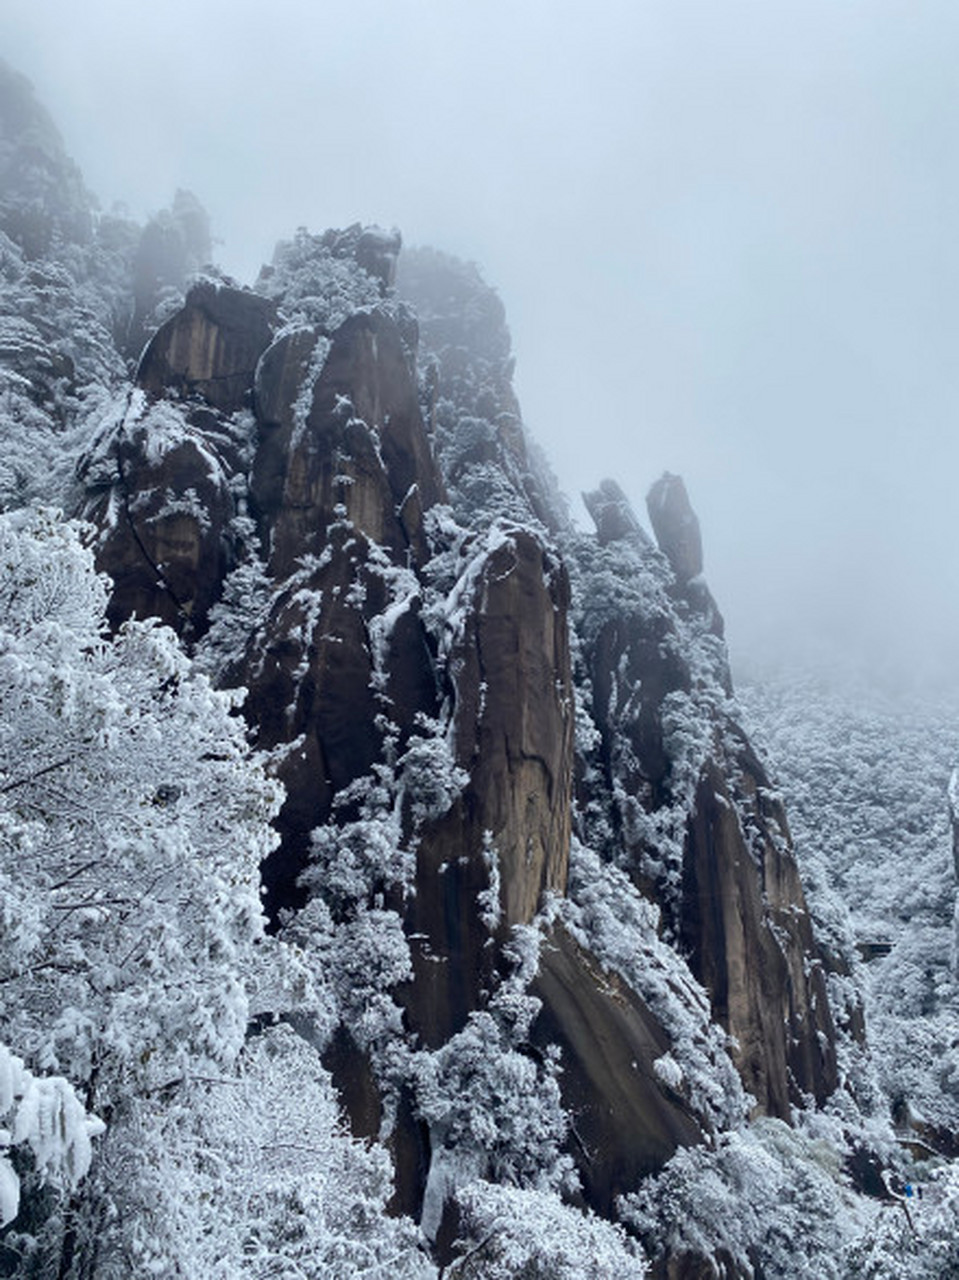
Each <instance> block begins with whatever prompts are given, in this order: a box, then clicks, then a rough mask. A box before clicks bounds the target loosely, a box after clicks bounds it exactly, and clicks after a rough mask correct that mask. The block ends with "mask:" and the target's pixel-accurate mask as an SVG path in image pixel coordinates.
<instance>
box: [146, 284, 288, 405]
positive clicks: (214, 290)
mask: <svg viewBox="0 0 959 1280" xmlns="http://www.w3.org/2000/svg"><path fill="white" fill-rule="evenodd" d="M274 322H275V308H274V306H273V304H272V303H270V302H268V301H267V300H266V299H265V298H261V297H259V296H258V295H257V294H255V293H250V292H249V291H248V290H243V289H232V288H229V287H228V286H225V285H217V284H213V283H206V282H205V283H202V284H198V285H195V286H194V287H193V288H192V289H191V290H190V292H189V294H188V295H187V300H186V305H185V306H184V307H183V309H182V310H180V311H178V312H177V313H176V315H174V316H171V318H170V319H169V320H168V321H167V322H166V323H165V324H164V325H161V327H160V328H159V329H158V330H157V332H156V333H155V334H154V336H153V337H152V338H151V340H150V341H149V343H148V344H147V347H146V350H145V351H144V352H143V355H142V357H141V359H140V365H139V368H138V370H137V381H138V383H139V385H140V386H141V387H143V388H144V390H146V391H148V392H150V393H151V394H153V395H170V394H171V393H172V394H179V395H182V396H198V397H200V398H201V399H202V400H204V401H206V403H207V404H209V405H211V406H212V407H213V408H215V409H219V410H220V411H221V412H223V413H233V412H235V411H236V410H237V409H241V408H243V407H245V406H247V405H248V403H249V398H250V393H251V391H252V389H253V372H254V370H255V368H256V362H257V360H258V359H259V358H260V356H261V354H262V353H263V352H264V351H265V350H266V348H267V346H268V345H269V343H270V338H271V336H272V326H273V324H274Z"/></svg>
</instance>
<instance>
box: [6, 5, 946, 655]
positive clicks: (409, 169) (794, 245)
mask: <svg viewBox="0 0 959 1280" xmlns="http://www.w3.org/2000/svg"><path fill="white" fill-rule="evenodd" d="M0 35H2V41H3V43H2V48H0V52H2V56H4V57H5V58H6V59H7V60H8V61H9V62H11V63H12V64H13V65H14V66H15V67H17V68H18V69H19V70H21V71H22V72H24V73H25V74H26V75H27V76H29V78H30V79H31V80H32V81H33V83H34V85H35V87H36V90H37V93H38V96H39V97H40V98H41V100H42V101H43V102H44V103H45V104H46V105H47V106H48V108H49V109H50V110H51V112H52V113H53V115H54V118H55V120H56V121H57V123H58V125H59V127H60V129H61V132H62V133H63V135H64V138H65V140H66V142H67V146H68V148H69V150H70V151H71V153H72V154H73V156H74V157H75V159H76V160H77V161H78V163H79V164H80V166H81V168H82V170H83V172H84V174H85V176H86V179H87V183H88V185H89V186H90V188H91V189H92V190H93V191H94V192H95V193H96V194H97V195H98V196H99V197H100V199H101V202H102V203H103V204H104V205H105V206H109V205H110V204H111V203H112V202H113V201H115V200H119V201H123V202H125V203H126V204H127V205H128V206H129V208H130V211H131V213H133V214H134V215H135V216H138V217H143V216H145V215H146V214H148V213H150V212H153V211H156V210H157V209H159V208H161V207H163V206H165V205H167V204H168V203H169V201H170V199H171V197H172V194H173V191H174V189H175V188H176V187H177V186H185V187H189V188H191V189H192V190H193V191H195V193H196V194H197V195H198V196H199V198H200V200H201V201H202V202H203V204H204V205H205V206H206V208H207V209H208V210H209V213H210V215H211V220H212V223H213V229H214V233H215V234H216V235H217V236H219V237H220V239H221V241H222V243H221V245H220V247H219V260H220V262H221V264H222V265H223V266H224V267H226V269H227V270H229V271H232V272H233V273H234V274H236V275H238V276H239V277H240V278H241V279H243V280H245V281H251V280H252V278H253V277H254V275H255V272H256V269H257V267H258V265H259V263H260V262H261V261H262V260H264V259H267V258H268V257H269V256H270V253H271V251H272V247H273V244H274V242H275V241H276V239H278V238H279V237H281V236H285V235H288V234H289V233H290V232H292V230H293V229H294V228H295V227H296V226H298V225H306V226H308V227H310V228H311V229H312V230H317V231H318V230H322V229H323V228H325V227H327V226H340V225H346V224H347V223H349V222H353V221H356V220H362V221H374V222H379V223H382V224H384V225H387V226H390V225H397V226H399V227H400V228H401V230H402V231H403V234H404V238H405V240H406V242H407V243H430V244H434V245H435V246H437V247H438V248H442V249H445V250H447V251H448V252H451V253H455V254H457V255H459V256H461V257H465V258H471V259H474V260H475V261H477V262H478V263H479V264H480V266H481V267H482V269H483V271H484V274H485V275H486V278H487V279H488V280H489V281H490V282H491V283H492V284H494V285H495V286H496V287H497V288H498V290H499V292H500V294H501V296H502V297H503V300H504V302H505V304H506V308H507V314H508V317H509V321H510V326H511V329H512V333H513V341H514V347H515V350H516V355H517V360H518V365H517V384H518V390H519V393H520V397H521V400H522V403H523V407H524V411H525V417H526V421H527V425H528V427H529V428H530V430H531V431H532V433H533V434H534V435H535V436H536V438H537V439H538V440H539V441H540V442H541V443H542V444H543V446H544V447H545V448H546V450H547V452H548V454H549V456H550V457H551V459H552V461H553V463H554V466H555V468H556V470H557V472H558V475H559V478H560V482H561V484H562V486H563V488H564V489H565V490H566V491H567V492H568V493H570V494H575V493H577V492H578V491H579V489H580V488H583V487H591V486H593V485H594V484H595V483H596V482H597V481H599V480H600V479H601V478H602V477H603V476H605V475H607V474H608V475H612V476H614V477H615V478H617V479H618V480H619V481H620V483H621V484H622V485H623V487H624V488H625V489H626V491H627V492H628V493H629V494H630V496H631V497H632V498H633V499H634V501H635V503H636V505H637V508H638V510H639V511H640V513H641V514H642V515H643V517H645V510H644V504H643V499H644V495H645V492H646V490H647V488H648V487H649V485H650V484H651V483H652V482H653V480H655V479H656V477H657V476H658V475H659V474H660V473H661V472H662V471H663V470H664V469H669V470H671V471H678V472H680V473H681V474H682V475H683V476H684V477H685V479H686V482H687V487H688V489H689V491H690V494H691V496H692V499H693V502H694V505H695V506H696V508H697V510H698V511H699V514H700V518H701V522H702V525H703V532H704V538H705V546H706V569H707V575H708V577H709V579H710V582H711V584H712V586H713V589H714V592H715V594H716V596H717V597H718V599H719V602H720V605H721V607H722V608H723V610H724V612H725V614H726V617H727V624H728V631H729V638H730V644H731V648H732V652H733V658H734V661H736V660H737V659H738V660H742V659H743V658H745V657H748V656H749V655H751V654H759V655H760V656H763V655H766V654H769V653H771V652H774V651H788V650H790V649H791V648H793V647H794V646H796V645H798V644H799V643H800V641H801V643H802V644H806V643H807V642H808V643H811V644H813V645H824V646H828V645H829V644H831V643H833V642H834V641H837V640H838V641H841V643H842V644H843V645H844V646H845V648H846V649H847V650H848V651H849V652H851V653H852V654H854V655H858V656H862V657H863V658H864V659H866V658H868V659H871V660H876V659H877V658H881V657H883V656H884V655H886V652H887V651H888V653H889V654H890V655H892V656H893V657H896V658H901V656H902V655H903V653H906V652H908V651H910V649H911V648H913V647H914V648H915V649H916V650H917V651H921V652H922V653H923V655H924V656H928V655H929V654H933V655H936V656H945V657H947V658H949V659H950V660H951V658H952V655H953V654H954V653H955V652H956V650H957V643H959V539H957V537H956V496H955V490H956V485H957V477H959V431H957V424H956V416H957V407H959V372H957V371H959V364H957V354H959V341H957V340H959V291H957V287H956V286H957V276H959V216H957V215H959V158H957V147H959V4H957V3H956V0H942V2H938V3H937V2H935V0H899V2H898V3H893V2H891V0H591V3H589V4H588V5H587V4H586V3H585V2H581V3H578V4H572V3H568V2H567V0H548V2H547V0H510V2H509V3H507V2H505V0H472V2H471V3H465V2H463V0H348V2H346V0H341V2H340V3H337V4H330V3H326V2H325V0H312V2H307V0H270V3H266V2H265V0H258V2H257V3H251V2H249V0H229V2H227V0H192V2H190V3H186V2H185V0H164V3H162V4H146V3H135V2H133V0H84V2H83V3H82V4H79V3H75V0H4V3H3V11H2V16H0ZM956 667H957V676H959V663H957V664H956Z"/></svg>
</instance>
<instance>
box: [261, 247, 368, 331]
mask: <svg viewBox="0 0 959 1280" xmlns="http://www.w3.org/2000/svg"><path fill="white" fill-rule="evenodd" d="M353 230H355V232H356V235H354V236H351V235H350V232H351V231H353ZM359 233H360V228H358V227H357V228H355V229H354V228H351V229H349V230H347V231H345V232H336V231H327V232H324V233H323V234H322V235H312V234H311V233H310V232H309V231H307V230H306V228H305V227H300V228H298V229H297V231H296V234H295V235H294V237H293V239H292V240H282V241H280V243H279V244H278V245H277V246H276V249H275V251H274V254H273V262H272V264H271V266H270V267H268V268H265V269H264V270H263V271H262V272H261V273H260V278H259V280H258V281H257V291H258V292H260V293H262V294H265V295H266V297H268V298H274V299H276V301H277V302H278V303H279V306H280V313H281V316H282V318H283V319H284V320H285V321H286V322H287V323H289V324H295V325H300V326H302V325H310V326H317V327H318V328H320V329H322V330H324V331H325V332H326V333H332V332H333V331H334V330H335V329H337V328H338V327H339V326H340V325H341V324H342V323H343V321H344V320H346V319H347V317H348V316H350V315H352V314H353V312H354V311H358V310H360V309H361V308H362V307H369V306H374V305H375V304H376V303H378V302H379V301H380V300H381V298H382V296H383V287H382V284H381V282H380V281H379V280H378V279H377V278H376V276H373V275H371V274H370V273H369V272H368V271H366V270H365V269H364V268H363V267H361V266H360V265H359V263H358V262H357V261H356V258H355V256H354V254H355V248H356V240H357V239H358V236H359Z"/></svg>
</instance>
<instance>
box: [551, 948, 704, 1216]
mask: <svg viewBox="0 0 959 1280" xmlns="http://www.w3.org/2000/svg"><path fill="white" fill-rule="evenodd" d="M533 990H534V991H535V993H536V994H537V995H538V996H539V997H540V999H541V1000H542V1001H543V1009H542V1011H541V1013H540V1015H539V1018H538V1020H537V1023H536V1028H535V1030H536V1035H537V1038H538V1040H539V1041H540V1043H543V1044H544V1045H545V1044H548V1043H557V1044H559V1045H560V1046H561V1047H562V1050H563V1078H562V1088H563V1101H564V1103H565V1104H566V1105H567V1106H568V1107H569V1108H570V1110H571V1112H572V1113H573V1115H575V1117H576V1122H575V1123H576V1139H577V1145H576V1146H575V1147H574V1148H573V1151H574V1156H575V1158H576V1161H577V1166H578V1168H579V1173H580V1177H581V1178H582V1181H583V1192H584V1195H585V1198H586V1200H587V1202H588V1203H589V1204H590V1205H591V1206H592V1207H593V1208H594V1209H596V1210H597V1211H598V1212H600V1213H605V1214H612V1213H613V1212H614V1209H615V1200H616V1197H617V1196H618V1195H621V1194H624V1193H626V1192H627V1191H628V1190H629V1189H630V1188H632V1187H635V1186H636V1185H637V1184H638V1183H639V1181H640V1179H641V1178H642V1177H644V1176H645V1175H646V1174H648V1173H651V1172H654V1171H655V1170H657V1169H660V1168H662V1166H663V1165H664V1164H665V1162H666V1161H667V1160H668V1159H669V1157H670V1156H671V1155H672V1154H673V1152H674V1151H675V1150H676V1148H677V1147H678V1146H689V1145H691V1144H693V1143H696V1142H699V1141H701V1139H702V1131H701V1129H700V1127H699V1124H698V1123H697V1121H696V1119H695V1117H694V1116H693V1114H692V1113H691V1111H690V1108H689V1107H688V1105H687V1104H686V1103H685V1102H684V1101H683V1099H681V1098H680V1097H679V1096H678V1095H677V1094H675V1093H673V1092H672V1091H671V1090H670V1089H669V1088H668V1087H667V1086H666V1085H665V1084H664V1083H663V1082H662V1081H661V1080H660V1079H659V1078H658V1077H657V1075H656V1073H655V1071H654V1069H653V1063H654V1062H655V1061H656V1059H657V1058H659V1057H661V1056H662V1055H663V1054H664V1053H666V1052H668V1050H669V1047H670V1040H669V1037H668V1036H667V1034H666V1033H665V1031H664V1030H663V1028H662V1027H661V1026H660V1024H659V1023H658V1022H657V1020H656V1018H655V1017H654V1016H653V1015H652V1014H651V1013H650V1011H649V1010H648V1009H647V1007H646V1006H645V1005H644V1003H643V1001H642V1000H641V999H640V998H639V996H638V995H637V994H636V993H635V992H634V991H631V990H630V989H629V987H627V986H626V984H625V983H624V982H622V981H620V980H619V979H618V978H617V977H616V975H615V974H612V973H609V972H604V971H603V970H602V969H601V967H600V966H599V964H598V963H597V961H596V960H595V959H594V957H592V956H591V955H590V954H589V953H588V952H587V951H584V950H583V948H582V947H580V946H579V945H578V944H577V943H576V942H575V941H574V939H573V938H571V937H570V935H569V934H568V933H567V932H566V931H565V930H564V929H562V928H558V929H556V930H555V931H554V932H553V933H552V934H551V935H550V936H549V937H548V938H547V939H546V940H545V941H544V943H543V951H542V955H541V959H540V968H539V973H538V974H537V976H536V980H535V982H534V984H533Z"/></svg>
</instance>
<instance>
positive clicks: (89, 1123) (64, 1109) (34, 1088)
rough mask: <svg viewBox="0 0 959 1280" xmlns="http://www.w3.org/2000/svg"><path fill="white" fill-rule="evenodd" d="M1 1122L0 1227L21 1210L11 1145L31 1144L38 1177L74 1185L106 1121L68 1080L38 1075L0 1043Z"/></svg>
mask: <svg viewBox="0 0 959 1280" xmlns="http://www.w3.org/2000/svg"><path fill="white" fill-rule="evenodd" d="M0 1124H2V1125H3V1126H4V1127H3V1128H0V1227H5V1226H6V1225H7V1224H8V1223H9V1222H12V1221H13V1220H14V1218H16V1216H17V1214H18V1212H19V1209H20V1178H19V1177H18V1175H17V1171H16V1169H15V1168H14V1166H13V1164H12V1163H11V1162H10V1159H9V1152H10V1149H11V1148H12V1147H17V1146H24V1147H26V1148H28V1149H29V1152H30V1155H31V1156H32V1158H33V1166H34V1169H35V1170H36V1172H37V1173H38V1174H39V1175H40V1177H41V1178H42V1179H43V1180H44V1181H46V1180H48V1179H49V1180H51V1181H52V1182H54V1183H55V1184H56V1185H57V1186H59V1187H62V1188H65V1189H67V1190H70V1189H72V1188H73V1187H75V1186H76V1185H77V1183H79V1182H80V1180H81V1179H82V1178H83V1177H84V1176H85V1175H86V1173H87V1172H88V1170H89V1168H90V1161H91V1160H92V1158H93V1148H92V1145H91V1139H92V1138H95V1137H98V1136H99V1135H100V1134H102V1133H103V1129H104V1125H103V1122H102V1120H99V1119H98V1118H97V1117H96V1116H91V1115H88V1114H87V1112H86V1111H85V1110H84V1108H83V1106H82V1104H81V1103H80V1100H79V1099H78V1098H77V1095H76V1094H75V1093H74V1091H73V1088H72V1087H71V1085H70V1083H69V1081H67V1080H64V1079H63V1077H62V1076H35V1075H34V1074H33V1072H32V1071H28V1070H27V1068H26V1067H25V1066H24V1065H23V1060H22V1059H21V1058H18V1057H17V1056H16V1055H15V1054H13V1053H11V1052H10V1050H9V1049H8V1048H7V1046H6V1045H5V1044H0Z"/></svg>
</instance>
